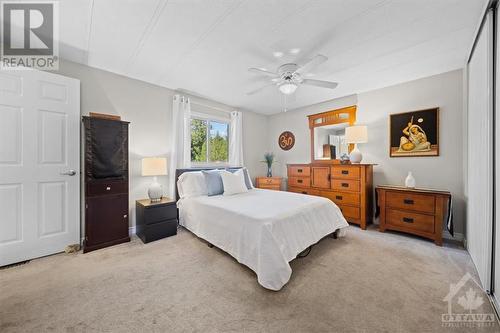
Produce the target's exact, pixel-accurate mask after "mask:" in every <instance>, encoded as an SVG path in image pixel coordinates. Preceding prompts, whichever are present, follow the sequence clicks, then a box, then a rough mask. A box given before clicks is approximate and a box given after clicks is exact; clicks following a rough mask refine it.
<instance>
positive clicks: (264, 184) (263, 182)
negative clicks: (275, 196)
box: [255, 177, 281, 191]
mask: <svg viewBox="0 0 500 333" xmlns="http://www.w3.org/2000/svg"><path fill="white" fill-rule="evenodd" d="M255 187H257V188H263V189H266V190H275V191H280V190H281V177H257V179H256V182H255Z"/></svg>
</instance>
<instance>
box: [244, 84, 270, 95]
mask: <svg viewBox="0 0 500 333" xmlns="http://www.w3.org/2000/svg"><path fill="white" fill-rule="evenodd" d="M271 86H276V83H274V82H272V83H269V84H266V85H265V86H263V87H260V88H257V89H255V90H252V91H249V92H247V95H254V94H256V93H258V92H261V91H262V90H264V89H266V88H269V87H271Z"/></svg>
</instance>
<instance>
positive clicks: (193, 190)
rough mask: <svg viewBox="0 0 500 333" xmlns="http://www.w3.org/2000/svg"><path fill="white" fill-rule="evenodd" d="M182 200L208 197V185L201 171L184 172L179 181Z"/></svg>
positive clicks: (178, 186)
mask: <svg viewBox="0 0 500 333" xmlns="http://www.w3.org/2000/svg"><path fill="white" fill-rule="evenodd" d="M177 189H178V191H179V197H180V198H192V197H198V196H202V195H207V183H206V181H205V177H203V174H202V173H201V172H200V171H194V172H184V173H183V174H182V175H180V176H179V179H178V180H177Z"/></svg>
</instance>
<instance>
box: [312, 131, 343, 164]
mask: <svg viewBox="0 0 500 333" xmlns="http://www.w3.org/2000/svg"><path fill="white" fill-rule="evenodd" d="M348 126H349V124H348V123H342V124H332V125H325V126H322V127H315V128H313V131H314V143H315V144H314V159H315V160H335V159H339V158H340V156H342V154H349V144H348V143H346V142H345V129H346V127H348Z"/></svg>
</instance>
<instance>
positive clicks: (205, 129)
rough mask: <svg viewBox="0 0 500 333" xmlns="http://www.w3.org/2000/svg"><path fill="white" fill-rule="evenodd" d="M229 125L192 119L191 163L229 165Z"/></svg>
mask: <svg viewBox="0 0 500 333" xmlns="http://www.w3.org/2000/svg"><path fill="white" fill-rule="evenodd" d="M228 134H229V123H224V122H221V121H215V120H205V119H198V118H192V119H191V162H194V163H201V164H203V163H227V162H228V160H229V136H228Z"/></svg>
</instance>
